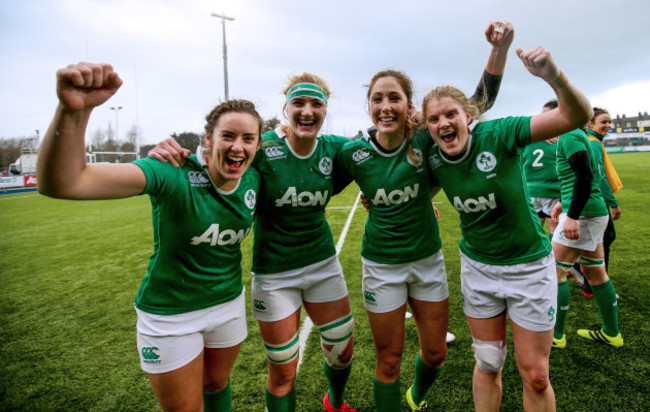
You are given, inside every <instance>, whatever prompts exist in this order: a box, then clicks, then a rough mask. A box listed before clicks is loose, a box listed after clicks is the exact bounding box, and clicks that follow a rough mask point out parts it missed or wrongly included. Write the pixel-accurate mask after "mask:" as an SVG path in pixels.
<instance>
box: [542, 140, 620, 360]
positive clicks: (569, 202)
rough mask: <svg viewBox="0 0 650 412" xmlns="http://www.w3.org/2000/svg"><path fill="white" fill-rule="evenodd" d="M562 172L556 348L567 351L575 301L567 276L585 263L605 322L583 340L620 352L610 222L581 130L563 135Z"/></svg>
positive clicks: (557, 236) (585, 333)
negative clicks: (608, 256) (607, 246)
mask: <svg viewBox="0 0 650 412" xmlns="http://www.w3.org/2000/svg"><path fill="white" fill-rule="evenodd" d="M557 171H558V176H559V178H560V183H561V185H562V202H561V204H557V205H556V206H555V207H554V209H553V216H552V217H553V219H554V220H557V221H558V228H557V229H556V232H555V234H554V235H553V251H554V253H555V259H556V261H557V278H558V298H557V299H558V303H557V304H558V313H557V323H556V325H555V332H554V336H553V347H556V348H560V349H562V348H565V347H566V336H565V333H564V329H565V324H566V318H567V313H568V310H569V301H570V294H569V287H568V286H567V282H566V276H567V275H566V273H567V271H568V269H569V268H571V267H572V266H573V264H574V263H575V262H576V261H579V262H580V265H581V266H582V268H583V273H584V276H585V277H586V278H587V279H588V280H589V283H590V285H591V288H592V290H593V294H594V298H595V300H596V305H597V307H598V313H599V315H600V318H601V321H602V328H600V329H597V330H588V329H579V330H578V335H579V336H581V337H583V338H586V339H591V340H595V341H600V342H605V343H607V344H609V345H611V346H614V347H621V346H623V337H622V336H621V333H620V332H619V328H618V301H617V297H616V291H615V289H614V285H613V284H612V281H611V280H610V279H609V277H608V275H607V270H606V268H605V262H604V258H605V252H604V246H603V235H604V233H605V228H606V227H607V223H608V221H609V220H610V218H609V215H608V209H607V205H606V204H605V201H604V200H603V196H602V194H601V191H600V186H601V180H600V173H599V170H598V163H597V162H596V156H595V154H594V150H593V147H592V146H591V144H590V143H589V140H588V138H587V135H586V134H585V133H584V131H583V130H582V129H578V130H574V131H571V132H569V133H566V134H563V135H561V136H560V139H559V141H558V150H557ZM560 211H561V214H560Z"/></svg>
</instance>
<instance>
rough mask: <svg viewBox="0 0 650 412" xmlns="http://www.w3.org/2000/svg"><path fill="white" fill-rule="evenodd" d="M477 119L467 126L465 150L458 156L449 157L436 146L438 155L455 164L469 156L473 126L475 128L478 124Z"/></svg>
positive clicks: (472, 139)
mask: <svg viewBox="0 0 650 412" xmlns="http://www.w3.org/2000/svg"><path fill="white" fill-rule="evenodd" d="M478 123H479V122H478V120H474V121H472V123H470V125H469V126H468V128H469V140H468V141H467V150H465V151H464V152H463V153H461V154H460V155H458V156H453V157H450V156H448V155H446V154H445V152H443V151H442V150H440V147H439V146H438V154H440V157H442V158H443V159H444V160H445V161H446V162H447V163H451V164H456V163H460V162H462V161H464V160H465V159H467V158H468V157H469V154H470V152H471V151H472V142H473V141H474V138H473V135H472V132H473V131H474V128H476V125H477V124H478Z"/></svg>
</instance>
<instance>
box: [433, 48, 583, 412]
mask: <svg viewBox="0 0 650 412" xmlns="http://www.w3.org/2000/svg"><path fill="white" fill-rule="evenodd" d="M517 55H518V56H519V58H520V59H521V60H522V62H523V63H524V66H525V67H526V69H527V70H528V71H529V72H530V73H531V74H533V75H534V76H537V77H540V78H541V79H542V80H544V81H545V82H546V83H548V84H549V86H550V87H551V88H552V89H553V91H554V92H555V94H556V98H557V100H558V104H559V106H558V108H556V109H553V110H549V111H547V112H544V113H540V114H537V115H534V116H532V117H508V118H504V119H496V120H492V121H485V122H480V121H478V119H479V116H480V108H478V107H477V106H476V104H475V103H472V102H470V101H469V100H468V99H467V98H466V97H465V95H464V94H463V93H462V92H461V91H460V90H458V89H456V88H454V87H452V86H441V87H438V88H436V89H434V90H432V91H431V92H429V94H427V96H426V97H425V98H424V101H423V109H422V113H423V117H424V121H425V125H426V128H427V131H428V133H429V134H430V136H431V138H432V139H433V143H435V144H434V145H433V146H432V147H431V149H430V150H429V151H428V152H427V153H428V154H427V157H426V159H427V163H428V166H429V168H430V170H431V172H432V178H433V183H434V185H437V186H440V187H441V188H442V189H443V190H444V191H445V195H446V196H447V198H448V199H449V201H450V202H451V203H452V205H453V206H454V208H455V209H456V210H457V211H458V212H459V214H460V222H461V223H460V225H461V232H462V236H463V237H462V240H461V242H460V252H461V287H462V292H463V301H464V312H465V314H466V316H467V320H468V323H469V327H470V332H471V334H472V339H473V340H474V343H473V345H472V349H473V351H474V357H475V359H476V366H475V368H474V376H473V394H474V404H475V407H476V410H477V411H498V410H499V407H500V405H501V395H502V387H501V373H502V368H503V365H504V363H505V359H506V354H507V349H506V338H507V336H506V313H507V314H508V315H509V317H510V325H511V329H512V337H513V341H514V346H515V357H516V361H517V367H518V369H519V374H520V375H521V378H522V381H523V388H524V390H523V403H524V410H527V411H532V410H535V411H554V410H555V393H554V391H553V388H552V386H551V383H550V380H549V355H550V351H551V344H552V340H553V326H554V324H555V312H556V308H555V304H556V302H557V280H556V275H555V269H554V263H555V262H554V258H553V253H552V250H551V245H550V242H549V239H548V237H547V236H546V233H545V232H544V230H543V229H542V226H541V224H540V220H539V217H538V216H537V214H536V213H535V211H534V210H533V208H532V207H531V204H530V200H529V199H528V196H527V192H526V188H525V183H524V180H523V177H522V171H521V159H520V154H521V152H522V151H523V148H524V147H525V146H526V145H528V144H530V143H534V142H539V141H543V140H546V139H549V138H552V137H554V136H558V135H560V134H562V133H565V132H567V131H569V130H573V129H575V128H576V127H578V126H580V125H583V124H584V123H585V122H586V121H587V120H588V119H589V118H590V117H591V108H590V106H589V101H588V100H587V98H586V97H585V96H584V95H583V94H582V93H581V92H580V91H579V90H578V89H577V88H576V87H575V86H574V85H573V84H572V83H571V82H570V81H569V80H568V79H567V77H566V76H565V75H564V74H563V73H562V72H561V71H560V69H559V68H558V67H557V65H556V64H555V62H554V61H553V58H552V57H551V55H550V53H549V52H548V51H547V50H546V49H545V48H543V47H537V48H534V49H531V50H527V51H524V50H521V49H518V50H517ZM423 136H425V137H426V134H425V135H423ZM429 140H430V139H429Z"/></svg>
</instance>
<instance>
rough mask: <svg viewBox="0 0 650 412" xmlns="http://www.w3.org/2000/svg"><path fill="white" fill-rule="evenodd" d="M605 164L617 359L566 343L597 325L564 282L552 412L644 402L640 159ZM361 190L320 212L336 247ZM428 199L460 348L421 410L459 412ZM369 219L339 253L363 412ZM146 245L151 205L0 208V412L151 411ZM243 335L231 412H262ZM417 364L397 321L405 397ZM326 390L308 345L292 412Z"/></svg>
mask: <svg viewBox="0 0 650 412" xmlns="http://www.w3.org/2000/svg"><path fill="white" fill-rule="evenodd" d="M612 161H613V162H614V164H615V166H616V168H617V170H618V171H619V173H620V175H621V178H622V180H623V183H624V185H625V189H623V190H622V191H621V192H620V193H619V194H618V195H617V198H618V199H619V201H620V203H621V209H622V217H621V219H620V220H619V221H617V222H616V231H617V240H616V242H614V244H613V246H612V252H611V262H610V276H611V277H612V280H613V282H614V286H615V287H616V291H617V292H618V294H619V295H620V301H619V318H620V324H621V331H622V333H623V336H624V338H625V346H624V347H623V348H621V349H618V350H616V349H614V348H611V347H608V346H605V345H599V344H594V343H591V342H588V341H585V340H583V339H580V338H579V337H578V336H577V335H576V333H575V331H576V330H577V329H578V328H582V327H591V326H595V325H597V324H598V322H599V320H598V314H597V310H596V306H595V302H594V301H593V299H587V298H584V297H583V296H582V294H581V291H580V288H579V286H578V285H577V284H576V283H575V282H574V281H573V280H571V279H570V280H569V282H570V286H571V311H570V313H569V318H568V320H567V333H568V335H567V337H568V346H567V348H566V349H565V350H562V351H558V350H554V351H553V352H552V353H551V382H552V384H553V387H554V389H555V394H556V398H557V406H558V410H560V411H642V410H647V405H648V404H649V401H650V397H649V396H648V377H649V376H650V355H648V354H649V353H650V345H649V344H648V339H646V337H647V336H650V323H649V322H648V319H649V318H650V313H649V311H650V305H649V304H650V299H649V298H648V297H649V296H650V288H649V286H650V282H649V280H648V279H649V277H650V273H648V264H649V261H650V214H649V213H648V212H647V209H646V207H648V201H649V200H650V195H649V193H650V153H638V154H617V155H614V156H612ZM357 191H358V188H357V187H356V186H354V185H352V186H351V187H349V188H348V189H347V190H346V191H345V192H344V193H342V194H341V195H339V196H336V197H335V198H334V199H333V200H332V202H331V203H330V205H329V206H330V207H329V209H328V215H327V216H328V220H329V222H330V225H331V227H332V231H333V233H334V234H335V237H336V238H338V235H339V233H341V231H342V229H343V226H344V224H345V221H346V220H347V217H348V214H349V212H350V210H351V209H350V207H351V206H352V204H353V203H354V199H355V197H356V194H357ZM434 200H435V201H436V202H437V206H438V207H439V209H440V212H441V215H442V216H441V222H440V225H441V235H442V238H443V252H444V254H445V258H446V265H447V272H448V277H449V287H450V305H451V319H450V330H451V331H452V332H453V333H455V334H456V336H457V339H456V341H455V342H453V343H451V344H450V345H449V352H448V355H447V360H446V363H445V367H444V370H443V373H442V375H441V377H440V379H439V380H438V381H437V382H436V385H435V386H434V387H433V388H432V389H431V391H430V392H429V395H428V397H427V400H428V402H429V405H430V406H431V407H432V408H433V409H434V410H444V411H469V410H473V403H472V389H471V379H472V369H473V366H474V359H473V355H472V351H471V337H470V334H469V330H468V327H467V323H466V320H465V316H464V315H463V312H462V301H461V295H460V283H459V257H458V248H457V245H458V241H459V240H460V231H459V228H458V217H457V213H456V212H455V211H454V210H453V208H452V207H451V205H450V204H449V203H448V202H447V200H446V199H445V198H444V195H438V196H437V197H436V199H434ZM365 219H366V212H365V211H364V210H357V211H356V213H355V215H354V219H353V222H352V226H351V227H350V230H349V232H348V234H347V237H346V239H345V244H344V245H343V249H342V251H341V253H340V260H341V264H342V265H343V268H344V271H345V274H346V279H347V283H348V288H349V290H350V298H351V301H352V305H353V314H354V317H355V321H356V328H355V343H356V344H355V355H354V364H353V370H352V375H351V378H350V381H349V385H348V389H347V400H348V403H349V404H350V405H351V406H354V407H356V408H357V410H359V411H360V412H362V411H372V410H374V405H373V400H372V399H373V397H372V376H373V372H374V364H375V356H374V345H373V342H372V336H371V333H370V327H369V325H368V321H367V317H366V313H365V310H364V308H363V301H362V295H361V262H360V255H359V251H360V245H361V237H362V235H363V229H364V223H365ZM151 238H152V229H151V212H150V204H149V201H148V198H147V197H144V196H143V197H136V198H131V199H124V200H114V201H89V202H72V201H63V200H53V199H49V198H47V197H43V196H40V195H38V194H35V193H21V194H15V195H4V196H0V253H1V256H2V257H1V258H0V410H1V411H15V410H19V411H54V410H60V411H65V410H84V411H156V410H159V407H158V404H157V402H156V400H155V397H154V395H153V393H152V391H151V388H150V386H149V383H148V380H147V377H146V375H145V374H144V373H143V372H142V371H141V370H140V367H139V361H138V354H137V351H136V344H135V321H136V316H135V312H134V310H133V299H134V297H135V294H136V291H137V288H138V286H139V284H140V281H141V279H142V276H143V275H144V272H145V270H146V266H147V260H148V257H149V255H150V253H151V250H152V249H151ZM337 240H338V239H337ZM251 242H252V236H249V237H248V238H247V239H246V241H245V243H244V245H243V251H244V261H243V266H244V281H245V284H247V285H250V280H251V279H250V249H251ZM247 293H248V295H249V297H250V291H249V290H247ZM248 304H249V305H250V299H249V302H248ZM249 314H250V311H249ZM248 327H249V337H248V339H247V340H246V341H245V343H244V345H243V347H242V351H241V354H240V356H239V358H238V360H237V363H236V365H235V369H234V371H233V375H232V379H231V384H232V389H233V411H263V410H264V383H265V379H266V363H265V356H264V351H263V350H262V341H261V338H260V334H259V332H258V328H257V324H256V323H255V321H254V319H253V318H252V316H250V315H249V320H248ZM508 346H509V347H508V350H509V355H508V359H507V361H506V365H505V367H504V371H503V403H502V408H501V410H502V411H519V410H523V408H522V400H521V393H522V384H521V380H520V378H519V375H518V373H517V367H516V363H515V359H514V348H513V347H512V343H510V344H509V345H508ZM417 351H418V343H417V332H416V330H415V325H414V323H413V320H412V319H407V320H406V343H405V350H404V357H403V362H402V373H401V385H402V394H403V393H404V392H405V391H406V389H407V388H408V386H409V385H410V383H411V381H412V379H413V365H414V362H415V356H416V354H417ZM326 387H327V383H326V381H325V378H324V376H323V373H322V354H321V352H320V347H319V342H318V337H317V334H315V333H312V334H311V336H310V338H309V340H308V342H307V348H306V350H305V354H304V357H303V360H302V364H301V367H300V371H299V374H298V378H297V384H296V391H297V399H298V408H297V409H298V410H299V411H319V410H322V406H321V400H322V397H323V394H324V393H325V390H326ZM402 397H403V395H402ZM404 408H405V409H404V410H406V404H405V403H404Z"/></svg>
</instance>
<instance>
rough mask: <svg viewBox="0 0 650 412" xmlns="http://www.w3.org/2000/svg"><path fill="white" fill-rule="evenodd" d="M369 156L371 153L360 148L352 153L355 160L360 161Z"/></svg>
mask: <svg viewBox="0 0 650 412" xmlns="http://www.w3.org/2000/svg"><path fill="white" fill-rule="evenodd" d="M369 156H370V153H368V152H366V151H365V150H363V149H359V150H357V151H356V152H354V153H353V154H352V159H353V160H354V161H355V162H360V161H362V160H365V159H367V158H368V157H369Z"/></svg>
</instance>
